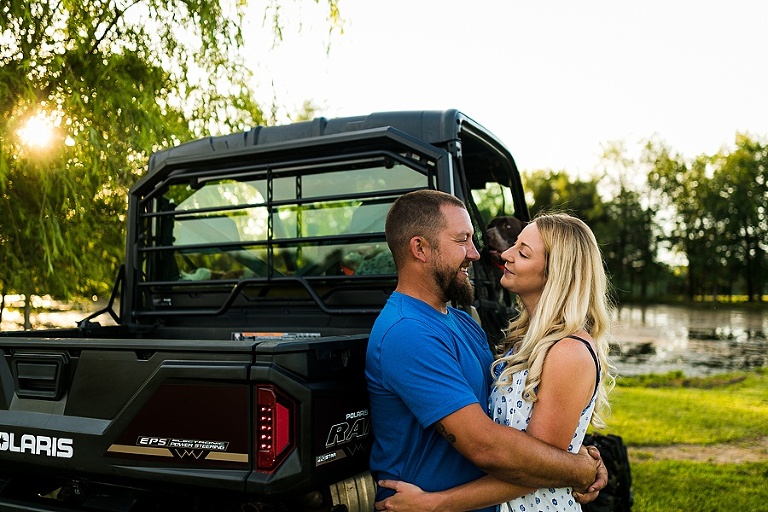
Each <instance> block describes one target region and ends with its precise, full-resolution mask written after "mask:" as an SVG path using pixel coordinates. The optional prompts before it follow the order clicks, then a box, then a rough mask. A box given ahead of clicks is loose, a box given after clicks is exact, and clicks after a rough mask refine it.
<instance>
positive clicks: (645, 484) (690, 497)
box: [632, 461, 768, 512]
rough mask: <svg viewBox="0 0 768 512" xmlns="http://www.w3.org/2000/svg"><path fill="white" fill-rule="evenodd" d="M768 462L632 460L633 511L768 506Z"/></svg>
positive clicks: (707, 511)
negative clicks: (730, 462)
mask: <svg viewBox="0 0 768 512" xmlns="http://www.w3.org/2000/svg"><path fill="white" fill-rule="evenodd" d="M766 481H768V463H764V462H762V463H751V464H710V463H705V462H678V461H660V462H642V463H637V464H635V463H633V464H632V490H633V492H634V497H635V503H634V506H633V507H632V511H633V512H680V511H686V512H722V511H726V510H728V511H730V510H734V511H736V510H738V511H741V510H743V511H750V512H756V511H759V510H768V485H766Z"/></svg>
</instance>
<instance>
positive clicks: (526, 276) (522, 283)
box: [501, 222, 546, 304]
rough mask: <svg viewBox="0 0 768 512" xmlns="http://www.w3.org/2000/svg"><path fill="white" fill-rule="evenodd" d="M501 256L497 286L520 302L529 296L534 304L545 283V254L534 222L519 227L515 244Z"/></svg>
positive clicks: (527, 299)
mask: <svg viewBox="0 0 768 512" xmlns="http://www.w3.org/2000/svg"><path fill="white" fill-rule="evenodd" d="M501 259H503V260H504V275H503V276H502V278H501V285H502V286H503V287H504V288H506V289H507V290H509V291H511V292H512V293H514V294H516V295H518V296H519V297H520V298H521V299H523V302H525V303H528V301H529V299H533V302H532V303H534V304H535V303H537V302H538V298H539V297H540V296H541V292H542V291H543V290H544V283H545V282H546V278H545V277H544V269H545V268H546V254H545V251H544V243H543V242H542V241H541V235H540V233H539V228H538V227H537V226H536V223H535V222H533V223H531V224H528V225H527V226H526V227H525V228H524V229H523V231H522V232H521V233H520V236H518V237H517V242H515V245H513V246H512V247H510V248H509V249H507V250H506V251H504V252H503V253H501Z"/></svg>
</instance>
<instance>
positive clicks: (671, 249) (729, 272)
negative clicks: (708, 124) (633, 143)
mask: <svg viewBox="0 0 768 512" xmlns="http://www.w3.org/2000/svg"><path fill="white" fill-rule="evenodd" d="M598 171H600V172H599V173H596V174H595V176H594V177H592V178H588V179H578V178H573V177H571V176H570V175H569V174H568V173H566V172H565V171H558V172H552V171H534V172H530V173H523V178H524V182H525V184H526V188H527V189H528V193H529V195H530V201H529V203H530V204H529V206H530V208H531V211H532V213H534V214H535V213H536V212H538V211H539V210H542V209H560V210H565V211H569V212H571V213H573V214H575V215H577V216H578V217H580V218H582V219H583V220H584V221H585V222H586V223H587V224H588V225H590V227H591V228H592V229H593V231H594V232H595V236H596V237H597V239H598V242H600V243H601V245H602V248H603V254H604V258H605V264H606V268H607V270H608V272H609V274H610V276H611V279H612V283H613V286H614V288H615V294H616V297H617V299H618V300H619V301H620V302H628V301H634V302H648V301H659V300H670V299H680V298H682V299H687V300H690V301H693V300H698V299H706V300H732V299H733V297H734V296H743V297H745V298H746V300H747V301H750V302H755V301H762V300H763V299H764V297H765V295H766V293H768V286H767V285H768V143H766V141H765V140H764V139H759V138H757V137H754V136H749V135H747V134H737V135H736V138H735V143H734V145H733V147H731V148H725V149H721V150H720V151H719V152H717V153H715V154H713V155H700V156H698V157H696V158H694V159H692V160H687V159H685V158H683V156H682V155H680V154H679V153H676V152H675V151H673V149H672V148H670V147H669V146H668V145H667V144H666V143H665V142H663V141H661V140H659V139H656V138H653V139H649V140H647V141H645V143H644V145H643V148H642V151H641V152H640V155H639V156H638V157H637V158H635V159H631V158H628V157H627V156H626V151H625V149H624V147H623V144H622V143H611V144H609V145H608V147H607V148H606V150H605V153H604V156H603V165H602V167H601V168H600V169H598Z"/></svg>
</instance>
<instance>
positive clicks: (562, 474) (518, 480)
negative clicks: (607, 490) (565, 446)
mask: <svg viewBox="0 0 768 512" xmlns="http://www.w3.org/2000/svg"><path fill="white" fill-rule="evenodd" d="M500 427H501V428H505V429H506V432H505V433H504V436H503V440H502V442H501V443H500V445H498V446H496V450H494V451H493V452H492V453H489V454H486V456H480V458H479V460H477V461H475V463H476V464H477V465H478V467H480V469H482V470H484V471H485V472H486V473H488V474H490V475H493V476H494V477H496V478H498V479H500V480H504V481H507V482H511V483H514V484H518V485H523V486H526V487H535V488H542V487H574V488H575V489H577V490H584V489H586V488H587V486H588V485H590V484H591V483H592V482H593V481H594V480H595V473H596V470H597V461H595V460H594V459H592V458H591V457H589V456H583V455H577V454H573V453H569V452H567V451H565V450H561V449H560V448H556V447H554V446H551V445H549V444H547V443H544V442H542V441H539V440H538V439H536V438H534V437H531V436H528V435H526V434H525V433H524V432H521V431H519V430H515V429H512V428H509V427H503V426H500Z"/></svg>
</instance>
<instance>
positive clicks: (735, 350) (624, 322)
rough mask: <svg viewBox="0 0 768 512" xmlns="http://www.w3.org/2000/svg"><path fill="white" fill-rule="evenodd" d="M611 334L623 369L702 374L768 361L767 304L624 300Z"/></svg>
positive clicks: (623, 371) (625, 372)
mask: <svg viewBox="0 0 768 512" xmlns="http://www.w3.org/2000/svg"><path fill="white" fill-rule="evenodd" d="M612 336H613V338H614V340H615V341H616V342H617V343H618V344H619V346H620V349H621V352H620V353H619V354H618V355H616V356H614V363H615V364H616V367H617V369H618V373H619V375H626V376H631V375H642V374H647V373H666V372H670V371H674V370H681V371H683V373H684V374H685V375H686V376H690V377H693V376H703V375H711V374H714V373H722V372H727V371H732V370H744V369H754V368H759V367H764V366H767V365H768V355H766V354H768V310H763V311H747V310H743V309H739V308H733V307H726V306H722V305H721V306H717V307H713V308H709V309H705V308H689V307H685V306H666V305H654V306H645V307H641V306H622V307H621V308H620V309H619V310H618V311H617V312H616V314H615V323H614V325H613V331H612Z"/></svg>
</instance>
